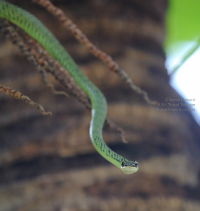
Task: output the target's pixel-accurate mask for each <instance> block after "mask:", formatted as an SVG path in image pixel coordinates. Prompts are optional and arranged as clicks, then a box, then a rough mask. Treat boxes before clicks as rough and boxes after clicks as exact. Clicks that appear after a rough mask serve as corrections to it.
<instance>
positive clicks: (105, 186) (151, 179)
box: [0, 0, 200, 211]
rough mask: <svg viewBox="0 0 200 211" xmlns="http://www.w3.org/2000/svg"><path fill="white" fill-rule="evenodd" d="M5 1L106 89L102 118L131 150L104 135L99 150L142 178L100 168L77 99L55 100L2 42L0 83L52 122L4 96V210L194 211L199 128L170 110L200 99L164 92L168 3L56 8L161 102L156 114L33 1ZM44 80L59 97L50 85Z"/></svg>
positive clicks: (82, 2) (87, 1)
mask: <svg viewBox="0 0 200 211" xmlns="http://www.w3.org/2000/svg"><path fill="white" fill-rule="evenodd" d="M9 2H12V3H14V4H16V5H18V6H20V7H22V8H24V9H26V10H28V11H30V12H31V13H33V14H35V15H36V16H37V17H38V18H39V19H40V20H41V21H42V22H43V23H44V24H45V25H46V26H47V27H48V28H49V29H50V30H51V31H52V32H53V34H54V35H55V36H56V37H57V38H58V39H59V40H60V41H61V43H62V44H63V46H64V47H66V49H67V51H68V52H69V53H70V54H71V56H72V57H73V58H74V60H75V61H76V62H77V64H78V65H79V66H80V68H81V70H82V71H83V72H84V73H85V74H86V75H87V76H88V77H89V78H90V79H91V80H92V81H93V82H94V83H95V84H96V85H97V86H98V87H99V88H100V89H101V90H102V92H103V93H104V94H105V96H106V98H107V101H108V105H109V107H108V117H109V118H110V119H112V120H113V121H114V122H115V123H117V124H118V125H120V126H121V127H122V128H123V129H124V131H125V134H126V138H127V140H128V142H129V143H128V144H124V143H122V141H121V140H120V137H119V135H118V134H117V133H115V132H113V131H111V130H109V129H108V128H105V130H104V139H105V142H106V143H107V144H108V145H109V146H110V147H111V148H112V149H113V150H114V151H116V152H117V153H119V154H121V155H123V156H125V157H126V158H128V159H129V160H137V161H138V162H139V171H138V172H137V173H135V174H133V175H125V174H123V173H122V172H121V171H120V170H119V169H118V168H116V167H115V166H113V165H111V164H110V163H108V162H107V161H106V160H105V159H103V158H102V157H101V156H100V155H99V154H98V153H97V152H96V150H95V149H94V147H93V145H92V143H91V141H90V138H89V133H88V128H89V122H90V117H91V114H90V112H89V111H87V110H86V109H85V108H84V106H83V105H82V104H80V103H79V102H78V101H77V100H76V99H74V98H73V97H70V98H65V97H64V96H57V95H56V96H55V95H53V94H52V93H51V92H50V90H48V89H47V88H46V87H45V86H44V85H43V84H42V82H41V79H40V75H39V74H38V73H37V72H36V71H35V69H34V68H33V67H32V66H31V65H30V64H29V63H28V62H27V61H26V59H25V58H24V57H23V56H22V55H21V53H20V52H19V50H18V49H17V47H16V46H13V45H12V44H11V42H9V41H7V40H5V39H3V38H2V39H1V40H0V84H2V85H4V86H9V87H12V88H13V89H16V90H18V91H20V92H22V93H23V94H25V95H27V96H29V97H30V98H31V99H32V100H34V101H35V102H37V103H39V104H41V105H42V106H43V107H44V108H45V110H46V111H51V112H52V113H53V116H52V117H50V116H42V115H41V114H40V113H39V112H38V111H37V110H35V109H33V108H31V107H29V106H27V105H26V104H25V103H24V102H22V101H18V100H15V99H12V98H10V97H8V96H6V95H4V94H1V95H0V119H1V121H0V210H1V211H13V210H17V211H33V210H34V211H35V210H37V211H67V210H69V211H79V210H80V211H81V210H84V211H86V210H87V211H90V210H91V211H92V210H98V211H107V210H115V211H121V210H123V211H129V210H133V211H160V210H162V211H199V210H200V200H199V199H200V162H199V159H200V153H199V152H200V142H199V138H200V130H199V125H198V124H197V122H196V121H195V120H194V118H193V116H192V114H191V113H190V112H188V111H187V109H189V108H190V107H189V106H188V107H187V106H184V109H186V110H180V109H182V107H181V106H180V104H179V106H178V105H172V104H177V101H179V102H181V103H183V104H186V103H188V101H187V102H186V101H184V99H194V98H195V99H197V98H198V96H196V94H194V93H192V95H191V97H190V96H189V97H187V98H186V97H185V96H181V95H180V94H179V93H178V91H176V90H175V89H174V88H172V87H171V85H170V80H171V76H170V75H169V74H168V70H167V69H166V67H165V62H166V55H169V54H166V52H167V46H168V45H167V44H166V43H167V42H166V35H167V33H169V31H168V32H166V31H167V30H168V28H167V27H166V22H165V17H166V15H167V8H168V6H169V5H170V4H169V2H168V1H167V0H150V1H140V0H124V1H116V0H109V1H108V0H75V1H69V0H68V1H67V0H66V1H61V0H56V1H53V3H54V4H55V5H56V6H58V7H59V8H61V9H62V10H63V11H64V12H65V13H66V15H67V16H68V17H69V18H71V20H72V21H73V22H74V23H76V24H77V25H78V27H79V28H80V29H81V30H82V31H83V32H84V33H85V34H86V36H88V38H89V39H90V40H91V41H92V42H93V43H94V44H95V45H96V46H98V47H100V48H101V49H102V50H104V51H105V52H107V53H108V54H110V55H111V56H112V57H113V58H114V60H115V61H117V62H118V63H119V65H120V66H121V67H122V68H123V69H125V70H126V72H127V73H128V74H129V75H130V77H131V78H132V80H133V82H134V83H135V84H136V85H137V86H139V87H141V88H142V89H144V90H146V91H147V92H148V94H149V96H150V99H152V100H156V101H158V102H159V103H160V104H159V106H157V107H153V106H149V105H147V104H146V103H145V101H144V100H143V99H142V97H141V96H138V95H137V94H135V93H133V92H132V91H131V90H130V89H129V88H128V87H127V86H126V85H125V84H124V83H123V82H122V81H121V80H120V79H119V78H118V77H117V76H116V75H115V74H113V73H111V72H110V71H109V70H108V68H107V67H105V66H104V65H103V64H102V63H101V62H100V61H98V60H97V59H95V58H94V57H93V56H92V55H90V54H89V53H88V52H87V50H86V49H85V48H84V47H83V46H81V45H80V44H79V43H78V42H77V41H76V40H75V39H74V38H73V37H72V35H71V34H70V32H68V31H66V30H65V29H63V27H62V26H61V25H60V24H59V23H58V22H57V20H55V18H54V17H52V16H51V15H50V14H48V13H47V12H46V11H45V10H44V9H43V8H41V7H39V6H37V5H36V4H33V3H31V1H20V0H10V1H9ZM196 21H197V22H198V19H197V20H196ZM194 39H195V38H194V37H193V38H192V39H191V40H194ZM164 43H165V45H164ZM179 71H180V70H178V72H179ZM190 71H192V69H190ZM178 72H176V73H178ZM180 72H181V71H180ZM169 73H170V70H169ZM189 76H190V75H189ZM189 76H188V77H189ZM49 80H50V81H52V82H53V83H54V85H55V87H56V89H58V90H63V88H62V86H61V85H60V84H58V82H56V81H55V80H54V79H53V77H52V76H49ZM191 102H192V103H193V101H191ZM169 103H171V104H169Z"/></svg>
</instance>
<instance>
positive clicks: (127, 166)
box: [121, 161, 138, 174]
mask: <svg viewBox="0 0 200 211" xmlns="http://www.w3.org/2000/svg"><path fill="white" fill-rule="evenodd" d="M121 170H122V171H123V172H124V173H125V174H133V173H135V172H136V171H137V170H138V162H137V161H122V162H121Z"/></svg>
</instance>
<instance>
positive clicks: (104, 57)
mask: <svg viewBox="0 0 200 211" xmlns="http://www.w3.org/2000/svg"><path fill="white" fill-rule="evenodd" d="M33 2H35V3H37V4H39V5H41V6H42V7H44V8H45V9H46V10H47V11H48V12H49V13H51V14H52V15H53V16H55V17H56V18H57V19H58V20H59V21H60V22H61V24H63V26H64V27H65V28H66V29H68V30H69V31H70V32H71V33H72V34H73V36H74V37H75V38H76V39H77V40H78V41H79V42H80V43H81V44H83V45H84V46H85V47H86V48H87V50H88V51H89V52H90V53H92V54H93V55H94V56H95V57H96V58H98V59H100V60H101V61H102V62H103V63H105V64H106V65H107V66H108V67H109V69H110V70H111V71H113V72H115V73H116V74H118V75H119V76H120V77H121V78H122V79H123V80H124V81H125V83H126V84H127V85H128V86H129V87H130V88H131V89H132V90H133V91H134V92H136V93H138V94H139V95H142V96H143V98H144V100H145V101H146V102H147V103H148V104H150V105H157V104H158V103H157V102H156V101H151V100H150V99H149V97H148V94H147V92H145V91H143V90H142V89H141V88H140V87H138V86H136V85H135V84H134V83H133V81H132V80H131V78H130V77H129V76H128V75H127V73H126V72H125V71H124V70H123V69H121V68H120V67H119V65H118V64H117V63H116V62H115V61H114V60H113V59H112V57H111V56H109V55H108V54H106V53H105V52H103V51H101V50H100V49H98V48H97V47H96V46H95V45H94V44H93V43H91V42H90V40H89V39H88V38H87V37H86V35H84V34H83V32H82V31H81V30H80V29H79V28H78V27H77V25H76V24H74V23H73V22H72V21H71V20H70V19H69V18H68V17H67V16H66V15H65V14H64V12H63V11H62V10H61V9H59V8H57V7H55V6H54V5H53V4H52V3H51V2H50V1H49V0H33Z"/></svg>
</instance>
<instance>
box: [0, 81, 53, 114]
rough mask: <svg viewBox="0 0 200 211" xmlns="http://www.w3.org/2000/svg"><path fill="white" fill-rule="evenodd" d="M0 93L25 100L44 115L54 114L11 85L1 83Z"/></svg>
mask: <svg viewBox="0 0 200 211" xmlns="http://www.w3.org/2000/svg"><path fill="white" fill-rule="evenodd" d="M0 93H4V94H7V95H9V96H10V97H12V98H15V99H18V100H22V101H24V102H25V103H26V104H28V105H30V106H31V107H33V108H36V109H38V110H39V111H40V113H41V114H42V115H52V113H51V112H46V111H45V110H44V108H43V107H42V106H41V105H39V104H37V103H35V102H33V101H32V100H31V99H30V98H29V97H28V96H25V95H23V94H22V93H21V92H19V91H17V90H14V89H11V88H10V87H6V86H3V85H0Z"/></svg>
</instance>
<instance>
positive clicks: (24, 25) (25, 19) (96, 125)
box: [0, 0, 138, 174]
mask: <svg viewBox="0 0 200 211" xmlns="http://www.w3.org/2000/svg"><path fill="white" fill-rule="evenodd" d="M0 17H1V18H4V19H7V20H8V21H10V22H12V23H13V24H15V25H17V26H18V27H19V28H21V29H22V30H24V31H25V32H26V33H27V34H28V35H30V36H31V37H32V38H34V39H35V40H36V41H37V42H39V43H40V44H41V45H42V46H43V47H44V49H45V50H46V51H47V52H48V53H49V54H50V55H51V56H52V57H53V58H54V59H56V60H57V61H58V62H59V63H60V64H61V65H62V66H63V67H64V68H66V70H68V72H69V74H70V75H71V76H72V77H73V79H74V81H75V82H76V84H78V85H79V86H80V87H81V88H82V89H83V91H84V92H85V93H86V94H87V95H88V97H89V98H90V101H91V105H92V111H91V112H92V117H91V122H90V130H89V131H90V138H91V141H92V143H93V145H94V147H95V149H96V150H97V151H98V152H99V153H100V154H101V155H102V156H103V157H104V158H105V159H106V160H108V161H109V162H111V163H112V164H114V165H115V166H117V167H118V168H120V169H121V170H122V171H123V172H124V173H125V174H132V173H134V172H136V171H137V170H138V162H137V161H128V160H127V159H125V158H124V157H122V156H120V155H119V154H117V153H116V152H114V151H113V150H111V149H110V148H109V147H108V146H107V145H106V143H105V142H104V140H103V137H102V130H103V125H104V122H105V119H106V115H107V103H106V99H105V97H104V95H103V94H102V93H101V91H100V90H99V89H98V88H97V87H96V86H95V85H94V84H93V83H92V82H91V81H90V80H89V79H88V78H87V77H86V76H85V75H84V74H83V73H82V72H81V71H80V69H79V68H78V66H77V65H76V64H75V62H74V61H73V59H72V58H71V57H70V55H69V54H68V53H67V52H66V50H65V49H64V48H63V46H62V45H61V44H60V43H59V41H58V40H57V39H56V38H55V37H54V36H53V34H52V33H51V32H50V31H49V30H48V29H47V28H46V27H45V26H44V25H43V24H42V23H41V22H40V21H39V20H38V19H37V18H36V17H35V16H33V15H32V14H30V13H29V12H27V11H25V10H23V9H21V8H19V7H17V6H15V5H12V4H10V3H8V2H6V1H3V0H0Z"/></svg>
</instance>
